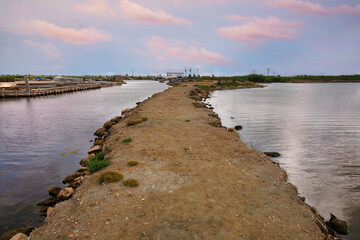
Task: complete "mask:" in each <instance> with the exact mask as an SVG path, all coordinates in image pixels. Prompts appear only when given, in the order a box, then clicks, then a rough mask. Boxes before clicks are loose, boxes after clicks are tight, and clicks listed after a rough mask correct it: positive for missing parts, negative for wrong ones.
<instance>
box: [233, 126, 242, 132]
mask: <svg viewBox="0 0 360 240" xmlns="http://www.w3.org/2000/svg"><path fill="white" fill-rule="evenodd" d="M241 129H243V127H242V126H240V125H237V126H235V130H237V131H239V130H241Z"/></svg>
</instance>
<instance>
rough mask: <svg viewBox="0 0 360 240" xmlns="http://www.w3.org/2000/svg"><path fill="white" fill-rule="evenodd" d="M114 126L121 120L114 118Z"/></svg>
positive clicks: (112, 120)
mask: <svg viewBox="0 0 360 240" xmlns="http://www.w3.org/2000/svg"><path fill="white" fill-rule="evenodd" d="M110 121H111V122H112V124H117V123H118V122H119V121H120V120H119V119H118V118H117V117H114V118H112V119H111V120H110Z"/></svg>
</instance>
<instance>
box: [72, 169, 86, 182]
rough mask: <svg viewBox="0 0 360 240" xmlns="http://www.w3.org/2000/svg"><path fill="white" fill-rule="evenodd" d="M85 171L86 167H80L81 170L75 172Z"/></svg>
mask: <svg viewBox="0 0 360 240" xmlns="http://www.w3.org/2000/svg"><path fill="white" fill-rule="evenodd" d="M86 170H87V168H86V167H81V168H79V169H78V170H77V172H79V173H80V172H86ZM74 181H75V179H74Z"/></svg>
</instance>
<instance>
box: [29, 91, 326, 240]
mask: <svg viewBox="0 0 360 240" xmlns="http://www.w3.org/2000/svg"><path fill="white" fill-rule="evenodd" d="M193 89H194V88H193V86H192V84H187V85H183V86H180V87H174V88H171V89H168V90H166V91H165V92H163V93H159V94H155V95H154V96H153V97H152V98H150V99H148V100H146V101H144V102H143V103H139V104H138V106H137V107H136V108H135V109H133V110H131V111H125V112H124V114H123V117H122V119H120V118H117V119H114V121H112V122H111V121H110V122H108V123H107V124H105V126H104V127H105V129H102V130H99V131H98V132H97V135H100V136H102V137H98V138H97V139H96V140H97V144H100V145H97V146H99V147H95V148H93V149H92V150H91V152H89V153H92V152H95V153H96V152H99V151H103V152H104V153H105V158H110V166H108V167H106V168H105V169H104V170H102V171H99V172H95V173H93V174H89V173H87V174H86V175H85V176H84V177H83V176H82V175H84V174H83V173H80V174H78V175H79V176H73V179H68V181H67V182H69V183H70V185H71V186H73V187H74V188H76V187H78V185H80V183H81V186H80V187H78V188H77V189H76V191H75V192H74V193H72V192H71V193H69V192H67V191H65V190H63V192H62V193H61V194H60V193H58V194H59V195H61V196H60V197H61V198H63V199H65V198H68V197H70V196H71V198H70V199H69V200H66V201H62V202H60V203H58V204H56V205H55V208H54V209H51V211H49V213H48V214H49V216H48V219H47V222H46V224H45V225H44V226H42V227H40V228H38V229H36V230H35V231H33V232H32V234H31V239H324V234H323V233H322V232H321V230H320V228H319V226H318V224H319V220H318V216H316V214H314V213H313V212H312V211H311V209H309V208H308V207H307V206H306V205H305V204H304V203H303V201H302V200H301V199H300V198H299V197H298V196H297V190H296V188H295V187H294V186H293V185H291V184H290V183H288V182H287V181H286V180H287V177H286V173H285V171H284V170H282V169H280V168H279V167H278V166H277V165H276V164H274V162H273V161H272V160H271V159H270V158H269V157H267V156H266V155H265V154H264V153H262V152H260V151H256V150H255V149H252V148H250V147H248V146H246V145H245V144H244V143H242V142H241V141H240V138H239V135H238V134H237V133H236V132H234V131H233V130H232V129H230V131H229V130H227V129H225V128H223V127H221V123H220V120H219V119H218V118H217V116H216V114H214V113H213V112H212V111H211V110H210V109H207V108H203V107H202V105H201V104H200V103H199V102H198V101H196V100H195V101H194V99H193V98H192V97H191V96H190V92H191V91H192V90H193ZM196 94H200V95H201V93H200V92H196ZM192 95H194V91H192ZM198 97H200V96H199V95H198ZM119 120H120V121H119ZM113 124H114V125H113ZM103 136H105V137H103ZM104 138H106V139H105V142H103V139H104ZM98 155H99V154H98ZM87 161H88V159H85V160H83V161H82V164H84V165H85V164H86V162H87ZM83 170H86V169H84V168H83V169H82V171H83ZM88 170H89V168H88ZM108 171H113V172H116V173H118V175H116V176H118V178H117V179H115V178H113V179H110V182H112V181H111V180H114V182H113V183H100V182H101V181H102V182H104V181H105V180H106V179H105V180H104V174H103V173H104V172H108ZM112 174H114V173H112ZM75 177H76V180H75ZM121 178H123V180H129V179H130V181H120V180H121ZM131 179H132V180H131ZM74 180H75V181H74ZM116 180H118V181H116ZM105 182H106V181H105ZM129 182H130V183H133V184H132V185H136V184H134V183H138V186H137V187H134V186H133V187H131V186H126V185H129ZM130 185H131V184H130ZM71 189H73V188H71ZM58 190H59V189H58Z"/></svg>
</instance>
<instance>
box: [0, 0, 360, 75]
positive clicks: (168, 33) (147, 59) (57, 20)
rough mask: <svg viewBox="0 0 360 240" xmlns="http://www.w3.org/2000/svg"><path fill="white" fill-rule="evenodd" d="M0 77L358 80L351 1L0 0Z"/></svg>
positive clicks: (358, 5)
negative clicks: (187, 74)
mask: <svg viewBox="0 0 360 240" xmlns="http://www.w3.org/2000/svg"><path fill="white" fill-rule="evenodd" d="M0 14H1V18H0V74H13V73H14V74H16V73H18V74H25V73H26V74H27V73H29V74H126V73H128V74H131V72H132V71H134V72H135V74H156V73H157V72H159V73H162V74H163V73H164V72H166V71H178V70H180V71H183V70H184V69H185V68H192V69H199V73H201V74H204V75H207V74H212V73H214V74H216V75H237V74H248V73H252V72H254V71H255V72H256V73H263V74H265V73H266V71H267V68H270V73H271V74H281V75H294V74H360V2H359V1H358V0H310V1H307V0H76V1H74V0H1V1H0Z"/></svg>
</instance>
